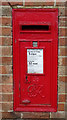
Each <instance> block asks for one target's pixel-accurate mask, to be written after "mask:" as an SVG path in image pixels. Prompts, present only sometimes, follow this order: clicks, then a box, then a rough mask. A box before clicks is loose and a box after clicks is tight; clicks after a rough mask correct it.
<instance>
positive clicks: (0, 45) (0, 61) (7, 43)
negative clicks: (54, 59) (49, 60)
mask: <svg viewBox="0 0 67 120" xmlns="http://www.w3.org/2000/svg"><path fill="white" fill-rule="evenodd" d="M8 1H9V2H10V0H8ZM44 1H45V2H44ZM10 3H11V5H12V7H13V8H19V7H20V8H27V7H29V8H31V7H32V8H33V7H35V8H36V7H38V8H40V7H42V8H58V9H59V39H58V42H59V46H58V111H57V112H56V113H53V112H52V113H51V112H50V113H48V112H14V111H13V74H12V13H11V11H12V8H11V7H10V5H9V4H8V2H6V1H2V2H0V11H2V12H0V117H1V118H2V119H9V118H11V119H13V118H17V119H20V118H31V119H32V118H36V119H37V118H39V119H41V118H44V119H45V118H46V119H48V118H66V102H67V100H66V99H67V90H66V87H67V23H66V21H67V7H66V4H67V2H66V1H65V0H64V1H63V0H42V2H41V1H40V0H39V2H38V0H36V1H35V2H32V0H29V2H28V1H25V2H24V1H22V0H21V1H20V0H19V2H10ZM1 14H2V15H1Z"/></svg>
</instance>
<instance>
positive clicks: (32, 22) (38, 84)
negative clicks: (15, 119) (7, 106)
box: [13, 9, 58, 112]
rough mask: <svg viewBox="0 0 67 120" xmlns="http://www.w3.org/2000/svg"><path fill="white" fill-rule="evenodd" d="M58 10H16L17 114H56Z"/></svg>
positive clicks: (15, 75)
mask: <svg viewBox="0 0 67 120" xmlns="http://www.w3.org/2000/svg"><path fill="white" fill-rule="evenodd" d="M57 54H58V9H13V79H14V110H15V111H51V112H55V111H57Z"/></svg>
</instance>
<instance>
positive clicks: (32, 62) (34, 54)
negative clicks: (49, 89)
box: [27, 49, 43, 73]
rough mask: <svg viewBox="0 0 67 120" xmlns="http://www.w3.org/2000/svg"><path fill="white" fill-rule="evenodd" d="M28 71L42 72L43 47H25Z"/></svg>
mask: <svg viewBox="0 0 67 120" xmlns="http://www.w3.org/2000/svg"><path fill="white" fill-rule="evenodd" d="M27 71H28V73H43V49H27Z"/></svg>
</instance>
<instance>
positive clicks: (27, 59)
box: [19, 41, 51, 107]
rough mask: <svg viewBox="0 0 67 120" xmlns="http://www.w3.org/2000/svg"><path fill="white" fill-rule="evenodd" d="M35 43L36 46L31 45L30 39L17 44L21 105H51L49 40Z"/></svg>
mask: <svg viewBox="0 0 67 120" xmlns="http://www.w3.org/2000/svg"><path fill="white" fill-rule="evenodd" d="M47 43H48V44H47ZM37 44H38V45H37V47H33V42H31V41H28V42H27V41H26V42H24V41H21V42H20V44H19V45H20V46H19V51H20V52H19V53H20V66H19V67H20V89H21V104H22V105H23V106H25V105H26V106H32V105H33V106H34V107H35V106H38V105H43V104H44V105H46V104H47V105H51V89H50V83H51V79H50V73H51V69H50V68H51V67H50V66H51V41H49V42H47V41H45V42H43V41H42V42H38V43H37Z"/></svg>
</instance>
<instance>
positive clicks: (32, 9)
mask: <svg viewBox="0 0 67 120" xmlns="http://www.w3.org/2000/svg"><path fill="white" fill-rule="evenodd" d="M12 11H31V12H32V11H36V12H40V11H41V12H44V11H45V12H49V11H50V12H55V11H57V12H58V8H19V9H18V8H13V9H12Z"/></svg>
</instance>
